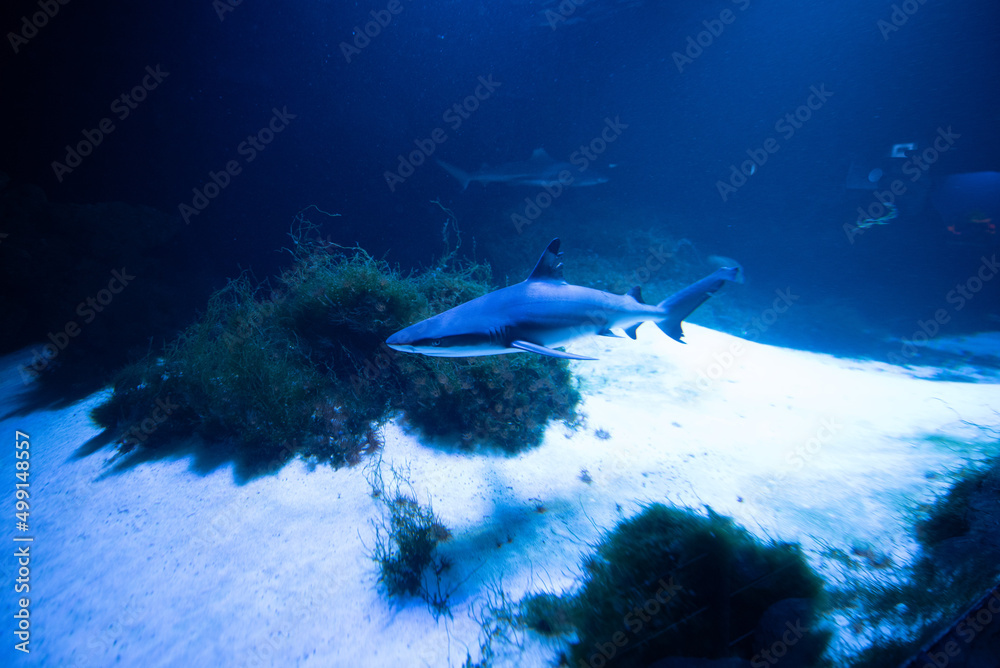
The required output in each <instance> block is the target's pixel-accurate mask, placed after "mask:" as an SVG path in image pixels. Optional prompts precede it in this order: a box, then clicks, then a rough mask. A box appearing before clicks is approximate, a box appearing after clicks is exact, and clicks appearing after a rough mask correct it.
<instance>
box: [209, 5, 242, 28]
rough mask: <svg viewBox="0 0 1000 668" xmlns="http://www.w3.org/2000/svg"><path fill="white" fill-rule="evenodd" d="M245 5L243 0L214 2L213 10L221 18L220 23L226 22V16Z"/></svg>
mask: <svg viewBox="0 0 1000 668" xmlns="http://www.w3.org/2000/svg"><path fill="white" fill-rule="evenodd" d="M242 4H243V0H212V9H214V10H215V15H216V16H218V17H219V22H220V23H221V22H223V21H225V20H226V14H229V13H230V12H234V11H236V8H237V7H239V6H240V5H242Z"/></svg>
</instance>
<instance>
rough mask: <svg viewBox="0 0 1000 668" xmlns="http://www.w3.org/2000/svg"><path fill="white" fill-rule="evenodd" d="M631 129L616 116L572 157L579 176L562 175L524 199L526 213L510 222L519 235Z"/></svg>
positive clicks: (566, 170) (511, 217)
mask: <svg viewBox="0 0 1000 668" xmlns="http://www.w3.org/2000/svg"><path fill="white" fill-rule="evenodd" d="M627 129H628V125H627V124H625V123H622V122H621V116H615V119H614V120H611V118H609V117H606V118H605V119H604V128H602V129H601V132H600V133H599V134H598V135H597V136H596V137H594V138H593V139H591V140H590V142H588V143H587V144H581V145H580V147H579V148H577V149H576V150H575V151H573V153H572V154H570V156H569V162H570V164H571V165H573V166H574V167H576V174H575V175H574V173H573V172H572V171H571V170H569V169H564V170H562V171H560V172H559V174H558V175H557V177H556V181H555V183H550V184H548V185H546V186H544V189H543V190H542V191H541V192H539V193H538V194H537V195H535V196H534V197H525V198H524V209H523V210H522V211H521V213H513V214H511V216H510V222H511V223H513V225H514V229H515V230H517V233H518V234H521V232H522V231H523V230H524V228H525V227H526V226H528V225H531V224H532V223H533V222H535V221H536V220H538V217H539V216H541V215H542V212H543V211H545V210H546V209H548V208H549V207H550V206H552V203H553V202H554V201H555V200H556V199H557V198H558V197H559V196H560V195H562V194H563V192H565V189H566V188H568V187H571V186H572V185H573V184H574V183H576V182H577V179H579V178H581V175H583V174H584V173H585V172H586V171H587V170H588V169H590V165H591V163H592V162H593V161H595V160H597V158H598V157H600V156H601V155H602V154H603V153H604V152H605V151H607V150H608V146H609V145H611V144H613V143H614V142H615V141H616V140H617V139H618V137H620V136H621V134H622V132H624V131H625V130H627Z"/></svg>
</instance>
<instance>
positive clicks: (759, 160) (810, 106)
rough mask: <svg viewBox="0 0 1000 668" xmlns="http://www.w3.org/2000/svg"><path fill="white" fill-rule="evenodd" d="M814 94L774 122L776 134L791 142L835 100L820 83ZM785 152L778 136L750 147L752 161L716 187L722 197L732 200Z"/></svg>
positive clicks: (733, 170)
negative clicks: (760, 171) (824, 107)
mask: <svg viewBox="0 0 1000 668" xmlns="http://www.w3.org/2000/svg"><path fill="white" fill-rule="evenodd" d="M809 91H810V94H809V96H808V97H807V98H806V101H805V103H804V104H800V105H799V106H798V107H796V108H795V110H794V111H791V112H789V113H787V114H785V115H784V116H782V117H781V118H779V119H778V120H777V121H775V123H774V131H775V132H777V133H779V134H780V135H781V137H782V138H783V139H784V140H785V141H788V140H789V139H791V138H792V137H794V136H795V133H796V132H797V131H799V130H801V129H802V127H803V126H804V125H805V124H806V123H808V122H809V120H810V119H811V118H812V117H813V112H815V111H819V110H820V109H822V108H823V105H824V104H826V102H827V100H829V99H830V98H831V97H833V93H832V92H831V91H828V90H827V89H826V84H819V88H817V87H816V86H810V87H809ZM780 150H781V144H779V143H778V140H777V139H775V138H774V137H768V138H767V139H765V140H764V142H763V144H762V146H761V147H760V148H756V149H754V148H748V149H747V150H746V154H747V156H748V157H749V160H744V161H743V162H742V163H740V166H739V168H737V167H736V165H735V164H733V165H730V166H729V179H728V180H727V181H722V180H719V181H716V182H715V188H716V190H718V191H719V197H721V198H722V201H723V202H726V201H728V200H729V196H730V195H731V194H733V193H734V192H736V191H737V190H739V189H740V188H742V187H743V186H744V185H746V183H747V179H749V178H750V177H751V176H753V175H754V174H756V173H757V171H758V170H759V168H761V167H763V166H764V165H765V164H766V163H767V160H768V158H769V157H770V156H772V155H774V154H775V153H777V152H778V151H780Z"/></svg>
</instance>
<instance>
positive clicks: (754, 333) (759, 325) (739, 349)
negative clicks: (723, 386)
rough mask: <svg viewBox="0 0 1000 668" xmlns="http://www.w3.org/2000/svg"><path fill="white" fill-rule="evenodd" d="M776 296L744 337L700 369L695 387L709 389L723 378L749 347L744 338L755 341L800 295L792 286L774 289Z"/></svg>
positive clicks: (754, 319)
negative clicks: (794, 292) (794, 291)
mask: <svg viewBox="0 0 1000 668" xmlns="http://www.w3.org/2000/svg"><path fill="white" fill-rule="evenodd" d="M774 294H775V298H774V301H773V302H771V306H770V307H768V308H766V309H764V310H763V311H761V313H760V315H759V316H756V317H754V318H752V319H751V320H750V325H749V329H746V330H745V331H744V334H743V338H734V339H733V340H732V341H731V342H730V344H729V348H728V349H726V350H723V351H722V352H717V353H715V354H713V355H712V363H711V364H709V365H708V367H706V368H705V369H699V370H698V380H697V381H695V383H694V384H695V387H696V388H697V389H699V390H707V389H708V388H709V387H710V386H711V384H712V383H713V382H715V381H718V380H719V379H721V378H722V377H723V376H724V375H725V374H726V372H727V371H729V369H731V368H732V366H733V365H734V364H735V363H736V360H737V359H739V358H740V357H741V356H742V355H743V354H744V353H746V351H747V348H746V346H745V345H744V343H745V341H744V340H749V341H753V340H754V339H756V338H757V337H759V336H760V335H762V334H763V333H764V332H766V331H767V330H768V329H770V327H771V326H772V325H773V324H774V323H776V322H777V321H778V318H779V317H780V316H781V315H783V314H785V313H787V312H788V309H789V308H791V307H792V305H793V304H794V303H795V302H797V301H798V300H799V295H796V294H793V293H792V289H791V288H790V287H788V288H785V289H784V290H781V289H780V288H779V289H777V290H775V291H774Z"/></svg>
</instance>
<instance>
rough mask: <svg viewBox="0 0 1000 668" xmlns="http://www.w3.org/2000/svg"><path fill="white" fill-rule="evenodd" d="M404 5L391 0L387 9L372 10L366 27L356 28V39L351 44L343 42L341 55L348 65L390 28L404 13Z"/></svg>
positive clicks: (396, 0)
mask: <svg viewBox="0 0 1000 668" xmlns="http://www.w3.org/2000/svg"><path fill="white" fill-rule="evenodd" d="M403 9H404V8H403V3H402V2H401V1H400V0H389V2H388V4H386V6H385V9H379V10H374V9H373V10H371V12H369V15H370V16H371V17H372V19H371V21H368V22H367V23H365V24H364V26H354V39H353V40H351V43H347V42H341V43H340V53H342V54H343V55H344V60H346V61H347V62H348V63H350V62H351V59H352V58H354V56H356V55H358V54H360V53H361V51H362V50H364V49H365V48H367V47H368V45H369V44H371V43H372V40H373V39H375V38H376V37H378V36H379V35H381V34H382V31H383V30H384V29H385V28H387V27H389V24H390V23H392V18H393V17H394V16H399V15H400V14H401V13H402V12H403Z"/></svg>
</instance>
